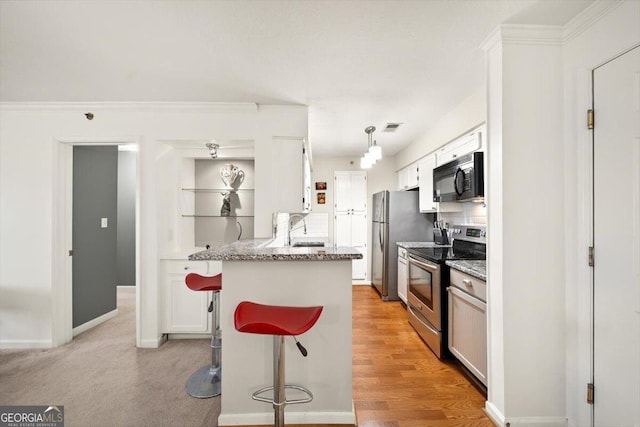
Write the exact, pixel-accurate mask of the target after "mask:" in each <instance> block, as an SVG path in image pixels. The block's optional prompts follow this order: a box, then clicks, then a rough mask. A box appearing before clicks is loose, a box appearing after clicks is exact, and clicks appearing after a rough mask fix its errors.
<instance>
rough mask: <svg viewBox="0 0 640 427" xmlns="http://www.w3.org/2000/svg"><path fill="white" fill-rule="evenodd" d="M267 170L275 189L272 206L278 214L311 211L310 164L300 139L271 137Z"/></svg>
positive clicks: (303, 143)
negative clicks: (270, 172)
mask: <svg viewBox="0 0 640 427" xmlns="http://www.w3.org/2000/svg"><path fill="white" fill-rule="evenodd" d="M273 144H274V145H275V146H274V150H273V156H272V159H271V160H272V163H271V169H272V171H273V177H274V183H275V185H276V188H274V189H273V190H274V191H273V193H272V194H273V198H274V202H275V203H274V207H275V210H276V211H278V212H309V211H310V210H311V164H310V160H309V153H308V150H307V147H306V142H305V140H304V139H302V138H274V139H273Z"/></svg>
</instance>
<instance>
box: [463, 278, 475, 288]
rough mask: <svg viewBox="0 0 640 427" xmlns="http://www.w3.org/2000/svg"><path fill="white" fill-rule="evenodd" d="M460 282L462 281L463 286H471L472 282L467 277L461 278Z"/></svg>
mask: <svg viewBox="0 0 640 427" xmlns="http://www.w3.org/2000/svg"><path fill="white" fill-rule="evenodd" d="M462 283H463V284H464V285H465V286H473V283H471V280H469V279H463V280H462Z"/></svg>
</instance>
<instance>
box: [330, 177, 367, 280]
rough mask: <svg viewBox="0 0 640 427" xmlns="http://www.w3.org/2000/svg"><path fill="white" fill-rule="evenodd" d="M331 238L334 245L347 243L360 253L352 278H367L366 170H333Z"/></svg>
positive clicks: (345, 244) (346, 244)
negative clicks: (332, 236)
mask: <svg viewBox="0 0 640 427" xmlns="http://www.w3.org/2000/svg"><path fill="white" fill-rule="evenodd" d="M334 183H335V196H334V197H335V204H334V222H333V227H334V238H333V242H334V244H335V245H336V246H350V247H352V248H355V249H357V250H358V251H359V252H360V253H362V259H356V260H353V269H352V279H353V280H364V279H366V277H367V173H366V172H364V171H336V172H334Z"/></svg>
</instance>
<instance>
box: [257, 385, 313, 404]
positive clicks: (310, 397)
mask: <svg viewBox="0 0 640 427" xmlns="http://www.w3.org/2000/svg"><path fill="white" fill-rule="evenodd" d="M284 388H285V389H287V388H288V389H293V390H298V391H301V392H303V393H304V394H306V395H307V397H305V398H303V399H292V400H289V399H287V398H286V397H285V400H284V402H281V403H277V402H276V401H275V400H274V399H273V398H272V399H267V398H266V397H262V396H260V395H261V394H262V393H266V392H268V391H273V390H274V387H273V386H269V387H264V388H261V389H260V390H258V391H256V392H255V393H253V394H251V398H252V399H253V400H257V401H259V402H266V403H271V404H272V405H273V406H274V407H275V406H285V405H295V404H297V403H309V402H311V401H312V400H313V394H312V393H311V392H310V391H309V389H306V388H304V387H301V386H299V385H290V384H286V385H285V386H284Z"/></svg>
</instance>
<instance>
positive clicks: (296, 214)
mask: <svg viewBox="0 0 640 427" xmlns="http://www.w3.org/2000/svg"><path fill="white" fill-rule="evenodd" d="M294 217H299V218H300V219H302V225H303V227H304V234H307V221H305V219H304V215H302V214H299V213H294V214H290V215H289V230H288V232H287V244H288V245H289V246H291V232H292V231H293V221H292V219H293V218H294Z"/></svg>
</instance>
